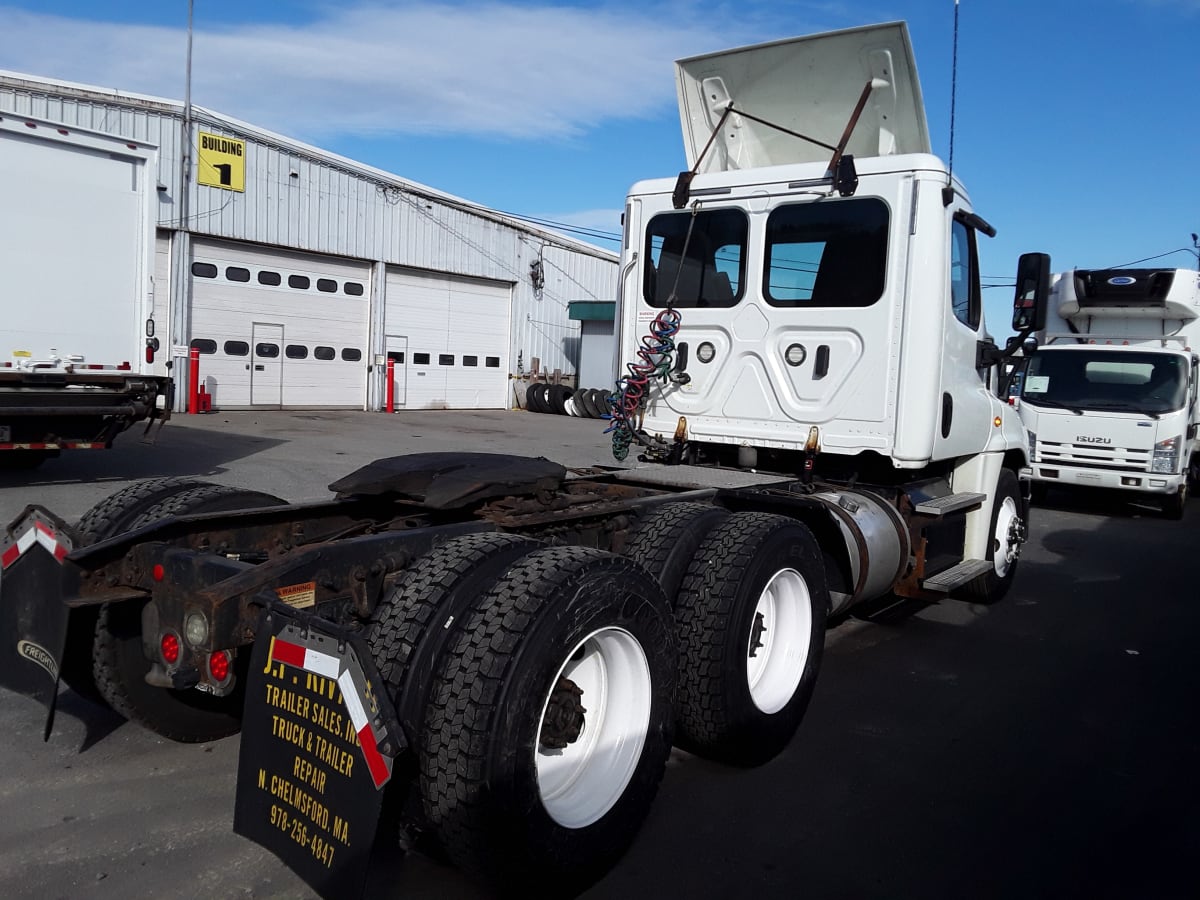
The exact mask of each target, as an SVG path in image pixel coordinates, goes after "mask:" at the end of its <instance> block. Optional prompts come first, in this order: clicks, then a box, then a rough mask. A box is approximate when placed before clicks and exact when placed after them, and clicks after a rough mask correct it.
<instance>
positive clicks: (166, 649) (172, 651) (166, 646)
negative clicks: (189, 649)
mask: <svg viewBox="0 0 1200 900" xmlns="http://www.w3.org/2000/svg"><path fill="white" fill-rule="evenodd" d="M161 646H162V655H163V660H164V661H165V662H167V663H169V664H174V663H177V662H179V638H177V637H175V635H173V634H171V632H169V631H168V632H167V633H166V634H164V635H163V636H162V644H161Z"/></svg>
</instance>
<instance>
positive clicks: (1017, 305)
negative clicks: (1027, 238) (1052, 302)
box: [1012, 253, 1050, 331]
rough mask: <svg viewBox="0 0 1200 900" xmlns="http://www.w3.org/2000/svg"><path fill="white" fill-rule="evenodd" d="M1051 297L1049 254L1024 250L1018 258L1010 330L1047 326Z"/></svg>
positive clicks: (1039, 329)
mask: <svg viewBox="0 0 1200 900" xmlns="http://www.w3.org/2000/svg"><path fill="white" fill-rule="evenodd" d="M1049 299H1050V255H1049V254H1047V253H1023V254H1021V258H1020V259H1019V260H1017V291H1016V295H1015V296H1014V297H1013V318H1012V327H1013V331H1041V330H1042V329H1043V328H1045V327H1046V306H1047V304H1048V302H1049Z"/></svg>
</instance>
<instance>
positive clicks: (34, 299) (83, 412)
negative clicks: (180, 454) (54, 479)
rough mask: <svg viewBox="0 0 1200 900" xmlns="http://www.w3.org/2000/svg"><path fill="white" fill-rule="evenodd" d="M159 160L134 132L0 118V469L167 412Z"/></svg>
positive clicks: (104, 441)
mask: <svg viewBox="0 0 1200 900" xmlns="http://www.w3.org/2000/svg"><path fill="white" fill-rule="evenodd" d="M157 158H158V151H157V149H156V148H155V147H153V146H150V145H148V144H144V143H141V142H139V141H133V140H126V139H124V138H116V137H112V136H110V135H106V134H100V133H96V132H89V131H85V130H83V129H79V128H74V127H70V128H68V127H66V126H64V125H62V124H59V123H55V122H44V121H41V120H37V119H31V118H29V117H27V116H15V115H13V114H11V113H4V114H3V115H2V116H0V159H3V160H4V165H5V170H6V171H7V172H8V173H9V174H10V177H9V178H8V180H7V182H6V184H5V188H4V200H3V202H0V247H2V248H3V263H2V264H0V304H2V305H3V309H4V323H3V327H2V329H0V334H2V336H3V340H4V342H5V343H4V344H3V345H2V346H0V469H3V468H32V467H34V466H37V465H40V464H41V463H42V462H44V461H45V460H46V459H47V458H49V457H52V456H57V455H58V454H59V453H60V452H61V451H63V450H78V449H105V448H108V447H110V446H112V442H113V439H114V438H115V437H116V436H117V435H118V434H120V433H121V432H122V431H124V430H125V429H127V428H129V427H130V426H132V425H133V424H135V423H138V422H142V421H145V422H147V424H148V425H149V424H153V422H154V421H156V420H157V421H159V422H160V423H161V422H162V421H165V420H166V419H167V418H169V417H170V414H171V385H172V382H171V379H170V378H168V377H167V376H166V375H165V374H159V373H158V370H156V366H155V354H156V351H157V350H158V347H159V338H157V337H155V322H154V284H153V276H152V271H153V265H152V260H153V258H154V229H155V207H156V204H157V203H158V199H157V195H156V191H155V165H156V161H157ZM160 359H161V357H160ZM161 366H162V363H161V361H160V362H159V363H158V367H159V370H161Z"/></svg>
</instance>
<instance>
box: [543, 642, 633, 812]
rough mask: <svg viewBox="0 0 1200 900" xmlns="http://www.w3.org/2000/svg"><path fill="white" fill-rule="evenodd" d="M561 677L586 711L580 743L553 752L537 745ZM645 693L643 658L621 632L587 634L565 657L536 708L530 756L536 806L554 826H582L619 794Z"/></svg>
mask: <svg viewBox="0 0 1200 900" xmlns="http://www.w3.org/2000/svg"><path fill="white" fill-rule="evenodd" d="M560 677H563V678H568V679H570V680H571V681H572V682H574V683H575V684H576V685H577V686H578V687H579V688H580V689H581V690H582V691H583V696H582V697H581V698H580V702H581V703H582V704H583V707H584V710H585V713H584V725H583V730H582V732H581V733H580V735H579V737H578V738H577V739H576V740H575V741H573V742H571V743H569V744H568V745H567V746H566V747H565V748H563V749H561V750H557V749H549V748H545V747H543V746H542V727H543V723H544V722H545V718H546V710H547V708H548V707H549V705H550V696H551V692H552V691H553V689H554V685H556V684H558V679H559V678H560ZM652 691H653V684H652V681H651V678H650V664H649V663H648V662H647V660H646V652H645V651H644V650H643V649H642V645H641V644H640V643H638V641H637V639H636V638H634V636H633V635H631V634H630V633H629V632H628V631H626V630H625V629H623V628H601V629H599V630H597V631H593V632H592V633H591V634H589V635H588V636H587V637H586V638H584V639H583V640H582V641H580V642H579V643H578V644H576V645H575V647H574V648H573V649H572V650H571V652H570V653H569V654H567V657H566V660H565V661H564V662H563V664H562V665H561V666H560V667H559V669H558V672H557V674H556V675H555V676H554V679H553V680H552V681H551V689H550V691H548V692H547V694H546V699H545V701H544V702H543V703H542V717H541V720H540V721H539V723H538V734H537V741H536V743H535V744H534V751H533V752H534V763H535V765H536V767H537V781H538V794H539V796H540V797H541V801H542V806H543V807H545V810H546V812H547V813H548V814H549V815H550V818H552V819H553V820H554V821H555V822H557V823H558V824H559V825H561V826H563V827H564V828H585V827H587V826H588V825H591V824H592V823H593V822H595V821H597V820H598V819H599V818H600V817H601V816H603V815H604V814H605V813H607V812H608V811H609V810H610V809H612V807H613V806H614V805H615V804H616V802H617V801H618V800H619V799H620V798H621V795H622V794H624V793H625V788H626V787H628V785H629V781H630V779H631V778H633V773H634V770H635V769H636V768H637V764H638V760H639V759H641V756H642V747H643V746H644V745H645V742H646V732H647V730H648V728H649V726H650V705H651V695H652Z"/></svg>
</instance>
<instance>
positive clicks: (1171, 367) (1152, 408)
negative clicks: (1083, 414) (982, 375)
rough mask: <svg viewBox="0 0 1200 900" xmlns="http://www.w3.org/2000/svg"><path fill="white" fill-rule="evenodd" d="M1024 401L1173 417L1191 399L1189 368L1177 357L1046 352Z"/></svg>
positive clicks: (1034, 362)
mask: <svg viewBox="0 0 1200 900" xmlns="http://www.w3.org/2000/svg"><path fill="white" fill-rule="evenodd" d="M1021 397H1022V399H1023V400H1024V401H1025V402H1028V403H1033V404H1034V405H1037V404H1039V403H1041V404H1043V405H1045V406H1066V407H1079V408H1082V409H1089V408H1091V409H1105V410H1118V411H1120V410H1127V411H1129V412H1142V413H1146V414H1147V415H1155V414H1158V413H1165V412H1171V411H1173V410H1177V409H1181V408H1182V407H1183V404H1184V401H1185V400H1186V398H1187V363H1186V360H1185V359H1184V358H1183V357H1182V356H1178V355H1176V354H1173V353H1137V352H1122V351H1113V350H1104V349H1101V348H1097V349H1095V350H1053V349H1050V348H1045V349H1042V350H1039V351H1038V352H1037V353H1035V354H1034V355H1033V358H1032V359H1030V361H1029V369H1028V370H1027V371H1026V373H1025V383H1024V385H1023V386H1022V393H1021Z"/></svg>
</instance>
